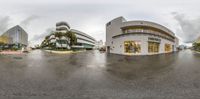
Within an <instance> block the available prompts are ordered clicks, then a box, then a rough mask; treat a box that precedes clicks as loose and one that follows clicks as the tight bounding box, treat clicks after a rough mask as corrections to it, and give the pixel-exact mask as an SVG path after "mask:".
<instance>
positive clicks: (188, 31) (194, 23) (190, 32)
mask: <svg viewBox="0 0 200 99" xmlns="http://www.w3.org/2000/svg"><path fill="white" fill-rule="evenodd" d="M172 14H173V15H174V18H175V20H176V21H177V22H178V23H179V25H180V27H181V31H179V30H178V31H177V35H178V36H180V37H181V38H182V40H183V42H185V43H192V42H193V41H195V40H196V39H197V38H198V37H199V36H200V17H199V18H196V19H190V18H188V17H186V16H185V15H184V14H180V13H176V12H173V13H172Z"/></svg>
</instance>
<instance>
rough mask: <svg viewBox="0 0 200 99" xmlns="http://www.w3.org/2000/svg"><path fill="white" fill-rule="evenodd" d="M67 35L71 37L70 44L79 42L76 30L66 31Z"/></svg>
mask: <svg viewBox="0 0 200 99" xmlns="http://www.w3.org/2000/svg"><path fill="white" fill-rule="evenodd" d="M66 37H68V38H69V39H70V43H69V44H70V46H72V45H75V44H76V43H77V37H76V35H75V33H74V32H72V31H68V32H67V33H66Z"/></svg>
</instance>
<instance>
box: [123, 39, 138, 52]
mask: <svg viewBox="0 0 200 99" xmlns="http://www.w3.org/2000/svg"><path fill="white" fill-rule="evenodd" d="M140 46H141V42H140V41H124V51H125V53H141V47H140Z"/></svg>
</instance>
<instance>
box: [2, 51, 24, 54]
mask: <svg viewBox="0 0 200 99" xmlns="http://www.w3.org/2000/svg"><path fill="white" fill-rule="evenodd" d="M0 54H1V55H18V54H23V53H22V52H21V51H1V52H0Z"/></svg>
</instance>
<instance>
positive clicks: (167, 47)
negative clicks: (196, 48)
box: [165, 44, 172, 52]
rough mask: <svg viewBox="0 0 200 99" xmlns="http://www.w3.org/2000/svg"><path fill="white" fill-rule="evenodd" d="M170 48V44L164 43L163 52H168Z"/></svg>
mask: <svg viewBox="0 0 200 99" xmlns="http://www.w3.org/2000/svg"><path fill="white" fill-rule="evenodd" d="M171 50H172V48H171V44H165V52H170V51H171Z"/></svg>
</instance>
